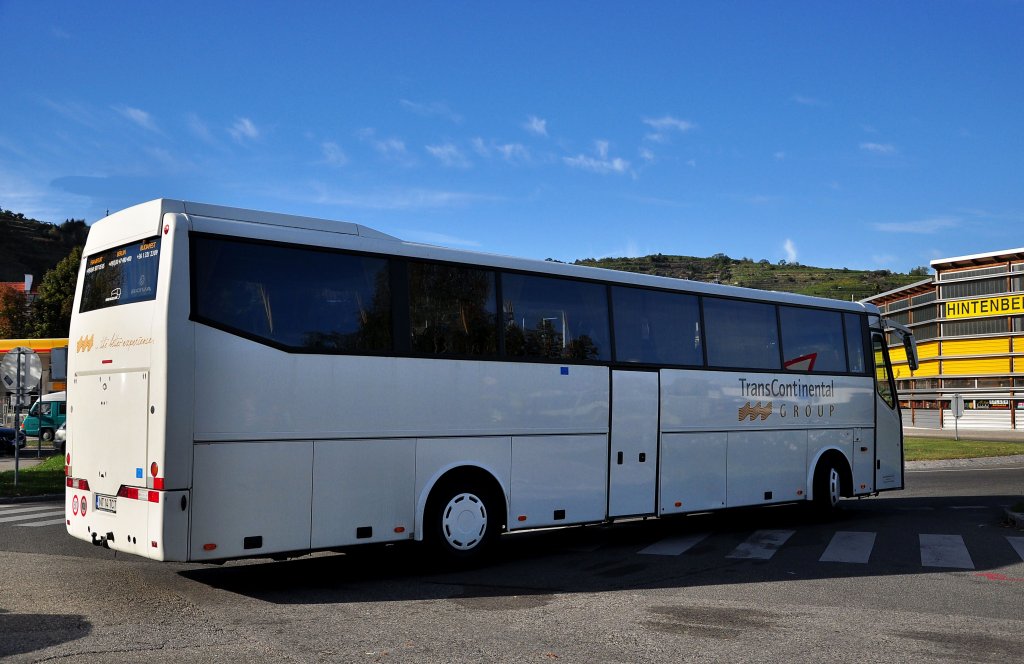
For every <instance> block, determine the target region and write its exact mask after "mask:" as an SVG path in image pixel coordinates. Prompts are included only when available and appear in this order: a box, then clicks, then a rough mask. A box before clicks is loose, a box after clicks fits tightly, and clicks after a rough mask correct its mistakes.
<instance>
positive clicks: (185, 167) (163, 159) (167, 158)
mask: <svg viewBox="0 0 1024 664" xmlns="http://www.w3.org/2000/svg"><path fill="white" fill-rule="evenodd" d="M145 152H146V153H147V154H148V155H149V156H150V157H151V158H152V159H153V161H154V162H156V163H157V164H159V165H160V167H161V168H162V169H163V170H164V171H165V172H170V173H183V172H188V171H192V170H194V169H195V164H194V163H193V162H191V161H189V160H188V159H179V158H178V157H176V156H174V155H173V154H171V152H170V150H166V149H164V148H157V147H150V148H145Z"/></svg>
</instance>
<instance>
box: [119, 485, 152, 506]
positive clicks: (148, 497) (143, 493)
mask: <svg viewBox="0 0 1024 664" xmlns="http://www.w3.org/2000/svg"><path fill="white" fill-rule="evenodd" d="M117 497H118V498H128V499H129V500H144V501H148V502H151V503H159V502H160V492H159V491H150V490H149V489H140V488H138V487H134V486H124V485H123V484H122V485H121V488H120V489H118V491H117Z"/></svg>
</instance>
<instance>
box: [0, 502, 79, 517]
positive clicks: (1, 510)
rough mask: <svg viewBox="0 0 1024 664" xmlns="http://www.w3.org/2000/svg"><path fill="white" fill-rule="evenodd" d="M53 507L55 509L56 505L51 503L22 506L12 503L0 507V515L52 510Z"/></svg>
mask: <svg viewBox="0 0 1024 664" xmlns="http://www.w3.org/2000/svg"><path fill="white" fill-rule="evenodd" d="M53 509H57V507H56V506H54V505H52V504H51V505H31V506H24V507H23V506H21V505H18V506H17V507H15V506H13V505H12V506H11V507H6V508H5V507H0V516H9V515H11V514H27V513H28V512H44V511H46V510H53ZM60 509H64V508H63V507H61V508H60Z"/></svg>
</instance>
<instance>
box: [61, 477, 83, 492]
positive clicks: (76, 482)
mask: <svg viewBox="0 0 1024 664" xmlns="http://www.w3.org/2000/svg"><path fill="white" fill-rule="evenodd" d="M64 484H65V486H67V487H68V488H69V489H78V490H79V491H88V490H89V480H80V479H76V478H74V477H69V478H67V480H65V481H64Z"/></svg>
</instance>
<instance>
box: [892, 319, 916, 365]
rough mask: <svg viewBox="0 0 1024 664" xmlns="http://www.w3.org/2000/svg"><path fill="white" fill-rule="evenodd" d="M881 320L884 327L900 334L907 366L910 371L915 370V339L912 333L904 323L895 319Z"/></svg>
mask: <svg viewBox="0 0 1024 664" xmlns="http://www.w3.org/2000/svg"><path fill="white" fill-rule="evenodd" d="M883 322H884V326H885V327H887V328H890V329H893V330H896V333H897V334H899V335H900V338H901V339H902V340H903V349H904V350H905V351H907V366H909V367H910V370H911V371H917V367H918V362H917V340H915V339H914V333H913V332H912V331H911V329H910V328H909V327H907V326H906V325H902V324H900V323H897V322H895V321H891V320H885V321H883Z"/></svg>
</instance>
